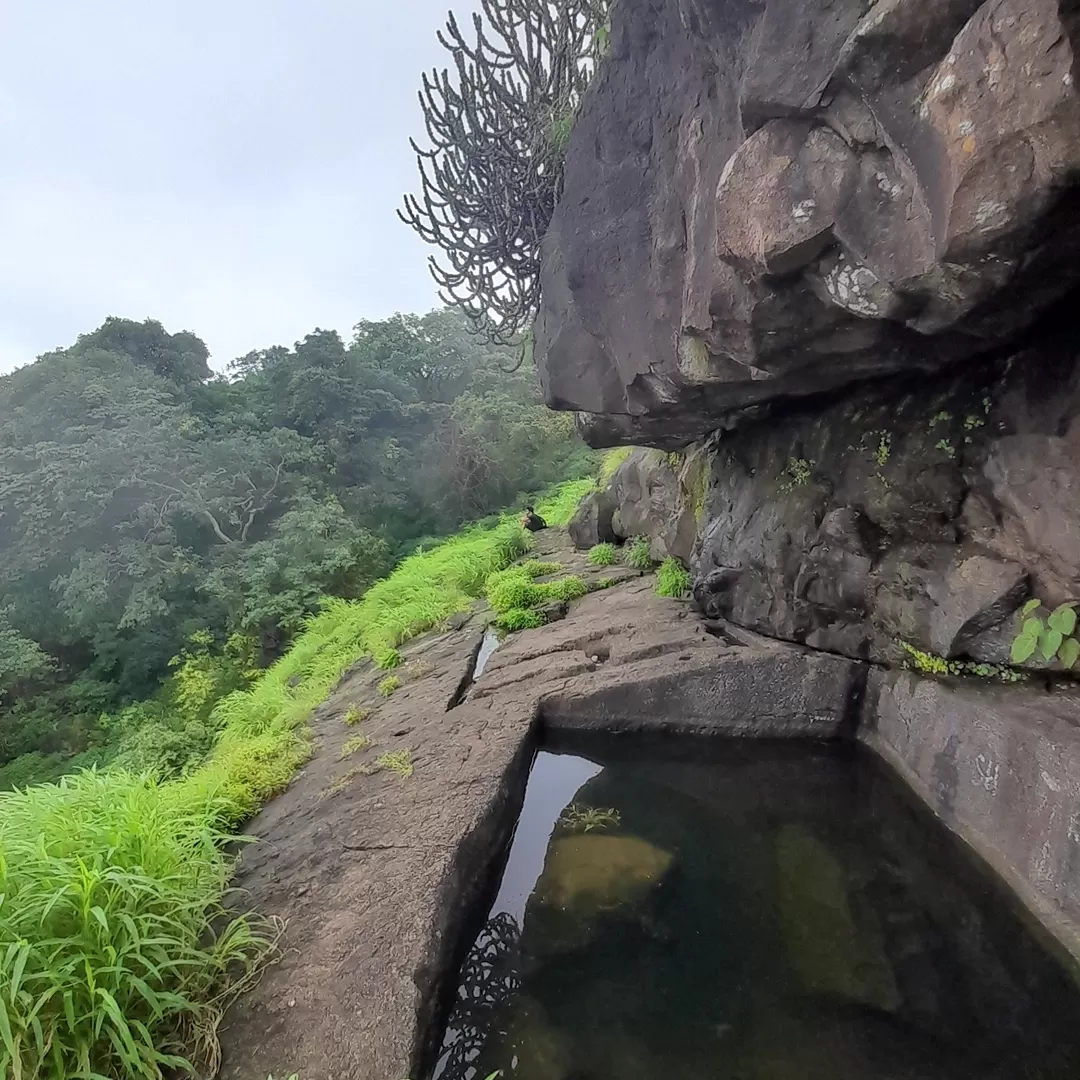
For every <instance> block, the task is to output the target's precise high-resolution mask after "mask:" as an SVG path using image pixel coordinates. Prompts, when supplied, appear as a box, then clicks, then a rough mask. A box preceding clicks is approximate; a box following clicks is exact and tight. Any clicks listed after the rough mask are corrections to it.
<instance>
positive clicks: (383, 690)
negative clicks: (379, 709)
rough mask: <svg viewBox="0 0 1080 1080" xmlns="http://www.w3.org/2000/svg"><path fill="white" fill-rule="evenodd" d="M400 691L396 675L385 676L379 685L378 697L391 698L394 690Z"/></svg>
mask: <svg viewBox="0 0 1080 1080" xmlns="http://www.w3.org/2000/svg"><path fill="white" fill-rule="evenodd" d="M399 689H401V680H400V679H399V678H398V677H397V676H396V675H387V676H386V678H385V679H383V681H382V682H381V683H379V686H378V691H379V695H380V697H384V698H388V697H391V696H392V695H393V693H394V691H395V690H399Z"/></svg>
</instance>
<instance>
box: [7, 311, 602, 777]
mask: <svg viewBox="0 0 1080 1080" xmlns="http://www.w3.org/2000/svg"><path fill="white" fill-rule="evenodd" d="M208 358H209V353H208V350H207V348H206V346H205V345H204V344H203V342H202V341H200V340H199V339H198V338H197V337H196V336H195V335H194V334H191V333H186V332H183V333H168V332H166V331H165V329H164V328H163V327H162V326H161V324H160V323H157V322H154V321H152V320H148V321H146V322H142V323H140V322H133V321H131V320H127V319H119V318H110V319H108V320H106V322H105V323H104V324H103V325H102V326H101V327H100V328H98V329H97V330H94V331H93V332H91V333H88V334H83V335H82V336H81V337H80V338H79V339H78V340H77V341H76V343H75V344H74V345H73V346H71V347H70V348H68V349H62V350H59V351H57V352H53V353H48V354H46V355H44V356H42V357H41V358H40V359H39V360H38V361H37V362H36V363H34V364H31V365H29V366H27V367H25V368H22V369H19V370H18V371H16V372H14V373H13V374H11V375H8V376H5V377H2V378H0V581H2V582H3V591H2V594H0V765H3V763H4V762H5V761H7V760H10V759H11V758H14V757H16V756H18V755H20V754H24V753H27V752H38V753H44V754H50V753H56V754H68V753H73V752H78V751H82V750H86V749H87V748H88V747H92V746H93V745H94V743H95V740H97V739H99V738H100V737H101V731H100V721H101V717H102V714H103V713H106V714H108V713H109V712H110V711H115V710H118V709H123V707H124V706H125V705H126V704H127V703H129V702H132V701H135V700H139V699H141V698H145V697H147V696H150V695H153V694H154V693H155V691H156V689H157V688H158V687H160V685H161V683H162V680H163V679H164V678H165V677H166V676H167V675H168V674H169V673H170V671H172V670H173V668H174V667H175V662H174V661H175V658H177V657H178V656H183V655H185V650H186V651H187V653H188V654H191V649H192V644H191V643H192V640H193V638H192V635H203V637H202V638H200V640H202V641H203V646H202V648H203V653H206V652H207V651H209V652H210V653H215V654H222V655H224V653H223V650H224V649H225V643H226V642H229V641H232V642H233V647H234V649H239V651H240V652H244V653H245V655H246V656H247V657H248V660H250V661H251V662H254V663H266V662H268V661H270V660H272V659H273V658H274V657H276V656H277V655H278V654H279V653H280V651H281V650H282V649H283V648H284V646H285V645H286V644H287V642H288V640H289V637H290V635H292V634H293V633H295V632H296V631H297V630H298V629H299V628H300V627H301V626H302V624H303V622H304V620H305V619H306V618H307V617H308V616H309V615H310V614H312V612H313V611H315V610H316V609H317V605H318V602H319V599H320V597H322V596H324V595H333V596H341V597H355V596H358V595H360V594H361V593H362V592H363V590H364V589H365V588H366V587H367V585H368V584H370V583H371V582H372V581H373V580H375V579H376V578H378V577H379V576H381V575H382V574H384V573H385V572H386V571H387V570H388V569H389V567H390V566H391V565H392V564H393V562H394V560H395V559H396V558H397V557H399V556H400V555H401V554H403V553H405V552H407V551H408V550H410V548H411V547H412V546H415V545H416V543H417V542H419V541H420V540H422V539H423V538H425V537H431V536H437V535H445V534H447V533H449V532H451V531H453V530H454V529H455V528H457V527H458V526H459V525H460V524H461V523H462V522H464V521H466V520H470V519H475V518H480V517H483V516H484V515H486V514H490V513H492V512H493V511H495V510H497V509H501V508H502V507H504V506H506V505H508V504H510V503H512V502H513V501H514V499H515V498H516V497H517V496H518V495H519V494H522V493H525V492H528V491H531V490H535V489H537V488H539V487H542V486H544V485H545V484H548V483H550V482H552V481H555V480H558V479H562V478H564V477H565V476H568V475H572V474H575V472H577V473H580V472H581V471H582V470H583V469H587V468H588V465H589V462H590V461H591V458H590V456H589V454H588V452H587V451H586V450H585V448H584V447H583V446H582V445H581V444H580V443H579V442H577V441H576V439H575V438H574V436H573V431H572V421H571V419H570V418H569V417H568V416H560V415H556V414H553V413H550V412H548V411H547V410H546V409H545V408H544V407H543V406H542V405H541V404H540V398H539V393H538V390H537V388H536V386H535V385H534V376H533V375H532V374H531V373H526V372H521V371H519V372H516V373H514V374H507V373H506V371H505V370H504V369H505V368H506V367H507V366H508V364H510V363H511V361H512V354H511V353H510V351H509V350H507V349H505V348H499V347H495V346H492V345H487V344H484V343H483V342H482V341H480V340H479V339H478V338H476V337H475V336H473V335H471V334H470V333H469V332H468V329H467V326H466V322H465V319H464V317H463V316H462V315H461V314H460V313H459V312H455V311H453V310H439V311H435V312H432V313H430V314H428V315H423V316H417V315H397V316H394V317H393V318H391V319H387V320H384V321H380V322H370V321H366V322H361V323H359V324H358V325H357V327H356V328H355V332H354V334H353V337H352V339H351V340H349V341H348V342H346V341H343V340H342V338H341V337H340V335H339V334H337V333H336V332H334V331H328V330H314V331H313V332H312V333H310V334H308V335H307V336H306V337H305V338H304V339H303V340H302V341H299V342H297V343H296V344H295V345H294V346H293V347H291V348H290V347H284V346H276V347H273V348H269V349H265V350H261V351H259V352H254V353H250V354H248V355H247V356H244V357H241V358H240V359H239V360H237V361H236V362H235V363H234V364H233V365H232V366H231V368H230V369H229V371H228V373H227V374H226V375H223V376H216V377H212V376H211V372H210V368H209V367H208ZM206 635H209V637H208V638H207V637H206ZM238 641H241V642H244V641H246V642H247V644H246V645H243V644H241V645H237V644H236V643H237V642H238ZM191 655H194V654H191ZM200 655H202V654H200ZM248 660H245V663H246V662H248ZM171 662H173V666H172V667H170V663H171ZM194 662H195V661H194V660H193V661H192V663H194ZM202 662H203V661H201V660H200V661H199V663H202ZM193 670H194V669H193Z"/></svg>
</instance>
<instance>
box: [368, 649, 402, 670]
mask: <svg viewBox="0 0 1080 1080" xmlns="http://www.w3.org/2000/svg"><path fill="white" fill-rule="evenodd" d="M401 663H402V659H401V653H399V652H398V651H397V649H386V650H385V651H384V652H380V653H378V654H377V655H376V657H375V666H376V667H377V668H379V669H380V670H381V671H393V670H394V668H396V667H401Z"/></svg>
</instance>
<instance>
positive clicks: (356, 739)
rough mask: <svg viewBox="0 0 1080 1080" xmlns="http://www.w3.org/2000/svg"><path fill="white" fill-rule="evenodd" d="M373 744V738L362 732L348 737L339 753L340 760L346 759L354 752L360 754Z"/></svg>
mask: <svg viewBox="0 0 1080 1080" xmlns="http://www.w3.org/2000/svg"><path fill="white" fill-rule="evenodd" d="M370 745H371V740H370V739H369V738H368V737H367V736H366V735H365V734H363V732H361V733H360V734H359V735H354V736H353V737H352V738H351V739H346V740H345V742H344V743H343V744H342V747H341V750H340V752H339V753H338V761H344V760H345V759H346V758H347V757H352V756H353V754H358V753H359V752H360V751H361V750H366V749H367V748H368V747H369V746H370Z"/></svg>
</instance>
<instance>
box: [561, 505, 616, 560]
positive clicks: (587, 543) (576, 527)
mask: <svg viewBox="0 0 1080 1080" xmlns="http://www.w3.org/2000/svg"><path fill="white" fill-rule="evenodd" d="M615 510H616V504H615V502H614V501H613V500H612V498H611V496H610V495H609V494H608V493H607V492H606V491H593V492H590V493H589V494H588V495H586V496H585V498H584V499H582V500H581V502H580V504H579V505H578V508H577V510H575V511H574V516H573V517H572V518H571V519H570V524H569V525H568V526H567V530H566V531H567V532H568V533H569V534H570V539H571V540H572V541H573V544H574V547H576V548H577V549H578V550H579V551H588V550H589V548H591V547H595V546H596V545H597V544H612V543H614V542H615V541H616V540H618V539H619V537H618V535H617V534H616V532H615V529H614V528H613V527H612V524H611V519H612V518H613V517H614V515H615Z"/></svg>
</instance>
